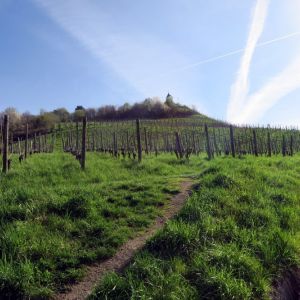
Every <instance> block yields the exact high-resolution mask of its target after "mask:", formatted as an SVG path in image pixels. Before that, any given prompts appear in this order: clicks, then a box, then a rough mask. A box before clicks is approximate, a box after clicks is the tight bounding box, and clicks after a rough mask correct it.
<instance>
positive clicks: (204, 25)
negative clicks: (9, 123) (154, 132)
mask: <svg viewBox="0 0 300 300" xmlns="http://www.w3.org/2000/svg"><path fill="white" fill-rule="evenodd" d="M299 14H300V0H285V1H282V0H243V1H241V0H225V1H220V0H210V1H207V0H151V1H149V0H110V1H100V0H0V111H1V110H4V109H5V108H6V107H15V108H17V110H18V111H19V112H26V111H30V112H31V113H39V111H40V109H44V110H47V111H51V110H53V109H55V108H58V107H66V108H67V109H68V110H70V111H73V110H74V108H75V107H76V106H77V105H83V106H84V107H99V106H101V105H106V104H112V105H116V106H118V105H122V104H123V103H124V102H129V103H135V102H138V101H142V100H144V99H145V98H147V97H160V98H161V99H164V98H165V97H166V95H167V94H168V93H170V94H172V95H173V97H174V100H175V101H176V102H177V101H178V102H180V103H184V104H187V105H190V106H194V107H196V108H197V109H198V111H199V112H202V113H204V114H207V115H209V116H211V117H214V118H218V119H221V120H227V121H229V122H233V123H236V124H252V125H253V124H271V125H284V126H299V125H300V18H299Z"/></svg>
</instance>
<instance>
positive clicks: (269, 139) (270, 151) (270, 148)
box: [267, 131, 272, 157]
mask: <svg viewBox="0 0 300 300" xmlns="http://www.w3.org/2000/svg"><path fill="white" fill-rule="evenodd" d="M267 143H268V156H269V157H271V156H272V145H271V134H270V131H268V141H267Z"/></svg>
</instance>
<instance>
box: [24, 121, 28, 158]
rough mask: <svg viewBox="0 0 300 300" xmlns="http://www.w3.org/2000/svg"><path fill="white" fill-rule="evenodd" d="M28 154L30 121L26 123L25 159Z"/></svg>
mask: <svg viewBox="0 0 300 300" xmlns="http://www.w3.org/2000/svg"><path fill="white" fill-rule="evenodd" d="M27 155H28V123H26V137H25V155H24V157H25V159H26V158H27Z"/></svg>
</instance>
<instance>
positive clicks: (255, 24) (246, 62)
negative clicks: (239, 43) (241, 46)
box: [227, 0, 269, 122]
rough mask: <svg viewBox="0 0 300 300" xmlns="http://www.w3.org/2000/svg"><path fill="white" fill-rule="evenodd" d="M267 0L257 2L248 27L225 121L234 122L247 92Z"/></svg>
mask: <svg viewBox="0 0 300 300" xmlns="http://www.w3.org/2000/svg"><path fill="white" fill-rule="evenodd" d="M268 5H269V0H257V2H256V6H255V9H254V13H253V18H252V22H251V26H250V31H249V35H248V40H247V44H246V48H245V52H244V55H243V57H242V60H241V64H240V68H239V71H238V73H237V78H236V81H235V82H234V84H233V85H232V87H231V95H230V99H229V104H228V108H227V119H228V120H230V121H233V122H236V120H237V118H238V116H239V114H240V112H241V110H242V108H243V105H244V103H245V100H246V97H247V94H248V90H249V79H248V77H249V70H250V65H251V61H252V57H253V54H254V50H255V48H256V45H257V42H258V40H259V38H260V36H261V33H262V32H263V29H264V24H265V20H266V16H267V11H268Z"/></svg>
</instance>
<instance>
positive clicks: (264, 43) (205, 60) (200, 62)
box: [174, 31, 300, 71]
mask: <svg viewBox="0 0 300 300" xmlns="http://www.w3.org/2000/svg"><path fill="white" fill-rule="evenodd" d="M299 35H300V31H296V32H292V33H289V34H286V35H282V36H279V37H277V38H274V39H272V40H268V41H265V42H261V43H258V44H256V47H255V48H260V47H264V46H267V45H270V44H274V43H277V42H280V41H283V40H287V39H289V38H292V37H295V36H299ZM245 49H246V48H240V49H237V50H233V51H230V52H227V53H224V54H220V55H218V56H213V57H210V58H207V59H203V60H200V61H198V62H196V63H193V64H190V65H187V66H185V67H182V68H180V69H176V70H174V71H184V70H187V69H190V68H194V67H197V66H200V65H204V64H207V63H210V62H213V61H217V60H220V59H222V58H225V57H228V56H233V55H235V54H239V53H243V52H244V51H245Z"/></svg>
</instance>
